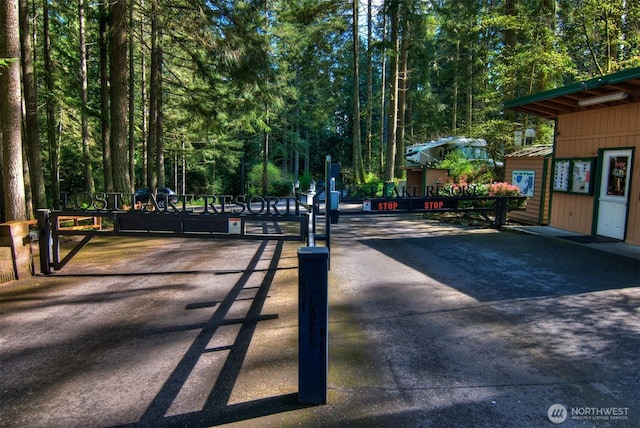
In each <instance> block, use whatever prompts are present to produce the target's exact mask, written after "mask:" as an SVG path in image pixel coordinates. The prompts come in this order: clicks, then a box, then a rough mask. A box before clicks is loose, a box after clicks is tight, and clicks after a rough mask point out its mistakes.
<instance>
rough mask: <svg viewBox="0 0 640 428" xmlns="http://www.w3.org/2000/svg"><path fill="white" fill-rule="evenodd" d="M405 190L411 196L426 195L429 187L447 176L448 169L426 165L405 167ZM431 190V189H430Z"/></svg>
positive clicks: (442, 181) (444, 180) (440, 182)
mask: <svg viewBox="0 0 640 428" xmlns="http://www.w3.org/2000/svg"><path fill="white" fill-rule="evenodd" d="M404 169H405V170H406V171H407V183H406V191H407V193H408V194H409V195H411V196H428V195H427V193H428V190H429V187H431V188H435V186H437V185H438V184H442V183H445V182H446V181H447V178H449V170H447V169H441V168H428V167H420V168H417V167H406V168H404ZM432 191H433V190H432Z"/></svg>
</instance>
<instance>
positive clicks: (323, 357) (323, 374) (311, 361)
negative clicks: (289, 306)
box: [298, 247, 329, 404]
mask: <svg viewBox="0 0 640 428" xmlns="http://www.w3.org/2000/svg"><path fill="white" fill-rule="evenodd" d="M298 264H299V269H298V402H299V403H300V404H326V403H327V369H328V364H329V358H328V348H329V347H328V344H329V334H328V333H329V301H328V284H329V281H328V276H329V273H328V270H329V249H328V248H327V247H301V248H298Z"/></svg>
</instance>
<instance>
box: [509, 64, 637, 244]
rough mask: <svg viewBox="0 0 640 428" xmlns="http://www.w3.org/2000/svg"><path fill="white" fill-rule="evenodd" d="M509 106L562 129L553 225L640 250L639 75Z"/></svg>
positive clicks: (620, 76)
mask: <svg viewBox="0 0 640 428" xmlns="http://www.w3.org/2000/svg"><path fill="white" fill-rule="evenodd" d="M505 107H506V108H509V109H512V110H515V111H520V112H524V113H529V114H533V115H536V116H540V117H543V118H546V119H551V120H555V122H556V132H555V134H556V135H555V139H554V144H553V156H552V163H553V168H552V175H551V198H550V202H551V207H550V216H549V225H550V226H552V227H556V228H559V229H564V230H569V231H573V232H578V233H582V234H586V235H594V236H605V237H610V238H614V239H617V240H620V241H624V242H626V243H629V244H634V245H640V68H633V69H629V70H625V71H621V72H619V73H615V74H611V75H607V76H602V77H599V78H595V79H591V80H588V81H585V82H579V83H575V84H572V85H569V86H565V87H562V88H558V89H555V90H551V91H546V92H541V93H537V94H533V95H530V96H527V97H524V98H520V99H516V100H512V101H509V102H507V103H506V104H505Z"/></svg>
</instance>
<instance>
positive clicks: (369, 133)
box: [365, 0, 373, 173]
mask: <svg viewBox="0 0 640 428" xmlns="http://www.w3.org/2000/svg"><path fill="white" fill-rule="evenodd" d="M372 44H373V1H372V0H367V129H366V131H365V132H366V149H365V151H366V154H365V169H366V172H368V173H370V172H371V168H372V164H371V157H372V151H373V58H372V56H373V52H372V47H371V45H372Z"/></svg>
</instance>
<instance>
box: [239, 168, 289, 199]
mask: <svg viewBox="0 0 640 428" xmlns="http://www.w3.org/2000/svg"><path fill="white" fill-rule="evenodd" d="M262 175H263V170H262V164H258V165H255V166H254V167H253V168H251V171H250V172H249V177H248V181H249V194H250V195H261V196H287V195H290V194H291V192H292V190H293V186H292V185H293V179H291V177H289V176H288V175H286V174H283V173H282V171H280V168H278V167H277V166H275V165H274V164H272V163H271V162H269V164H268V165H267V181H268V184H269V185H268V188H267V193H268V195H262V178H263V177H262Z"/></svg>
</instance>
